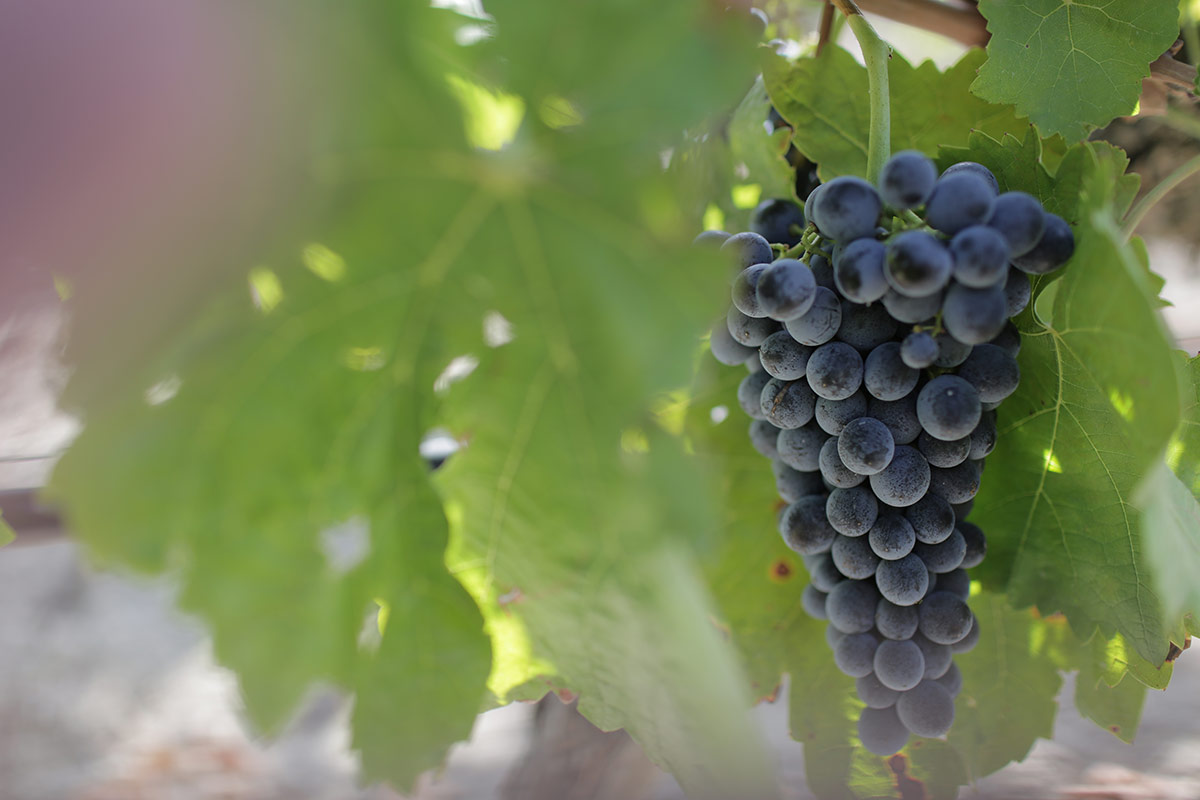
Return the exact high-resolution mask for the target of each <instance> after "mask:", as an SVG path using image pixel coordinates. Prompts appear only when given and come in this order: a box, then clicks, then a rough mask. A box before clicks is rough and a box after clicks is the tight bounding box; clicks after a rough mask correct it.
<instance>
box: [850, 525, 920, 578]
mask: <svg viewBox="0 0 1200 800" xmlns="http://www.w3.org/2000/svg"><path fill="white" fill-rule="evenodd" d="M867 540H868V542H869V543H870V546H871V551H872V552H873V553H874V554H875V555H876V556H878V557H879V558H880V559H883V560H885V561H896V560H897V559H901V558H904V557H905V556H906V555H908V554H909V553H911V552H912V550H913V545H915V544H916V543H917V534H916V532H915V531H914V530H913V526H912V525H911V524H909V522H908V520H907V519H905V518H904V517H902V516H900V515H899V514H897V513H895V512H885V513H883V514H880V515H879V517H878V519H876V520H875V524H874V525H873V526H871V531H870V533H869V534H867ZM863 577H866V576H863Z"/></svg>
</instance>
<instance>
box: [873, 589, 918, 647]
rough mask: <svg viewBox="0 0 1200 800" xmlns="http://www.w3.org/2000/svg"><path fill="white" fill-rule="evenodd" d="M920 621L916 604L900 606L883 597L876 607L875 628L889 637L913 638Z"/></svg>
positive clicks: (898, 638)
mask: <svg viewBox="0 0 1200 800" xmlns="http://www.w3.org/2000/svg"><path fill="white" fill-rule="evenodd" d="M919 621H920V615H919V614H918V613H917V607H916V606H898V605H896V604H895V603H893V602H892V601H890V600H888V599H887V598H886V597H883V598H880V600H879V605H878V606H876V607H875V628H876V629H877V630H878V631H879V633H880V634H881V635H882V636H884V637H886V638H888V639H897V640H904V639H911V638H912V636H913V634H914V633H916V632H917V623H918V622H919Z"/></svg>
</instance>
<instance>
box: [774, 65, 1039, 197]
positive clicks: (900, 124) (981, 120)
mask: <svg viewBox="0 0 1200 800" xmlns="http://www.w3.org/2000/svg"><path fill="white" fill-rule="evenodd" d="M983 60H984V55H983V52H982V51H979V50H972V51H970V52H968V53H967V54H966V55H964V56H963V57H962V58H961V59H960V60H959V62H958V63H957V64H955V65H954V66H952V67H950V68H949V69H948V70H946V71H945V72H939V71H938V69H937V67H936V66H934V64H933V62H930V61H926V62H925V63H923V64H921V65H919V66H916V67H914V66H912V65H911V64H909V63H908V62H907V61H905V60H904V59H903V58H902V57H901V56H900V55H899V54H895V53H893V54H892V58H891V61H890V62H889V79H890V89H891V103H892V108H893V109H897V110H898V111H897V113H894V114H893V115H892V151H893V152H896V151H898V150H920V151H922V152H925V153H927V154H928V155H930V156H933V155H935V154H936V153H937V150H938V146H939V145H947V146H955V145H965V144H966V143H967V137H968V135H969V134H970V133H971V131H982V132H984V133H988V134H991V135H992V136H996V137H999V136H1001V135H1003V134H1005V133H1023V132H1024V131H1025V130H1027V129H1028V127H1029V126H1028V123H1025V122H1022V121H1020V120H1018V119H1017V117H1016V116H1015V115H1014V113H1013V110H1012V108H1011V107H1010V106H1004V105H992V104H990V103H986V102H984V101H982V100H980V99H978V98H976V97H972V96H971V95H969V94H968V92H967V87H968V86H969V85H970V83H971V81H972V80H974V78H975V73H976V70H977V69H978V68H979V65H980V64H981V63H982V62H983ZM763 78H764V80H765V82H766V87H767V93H768V94H769V95H770V98H771V102H772V103H774V105H775V108H776V109H778V111H779V113H780V114H781V115H782V116H783V118H784V119H786V120H787V121H788V122H789V123H790V124H791V125H792V126H793V128H794V130H795V134H794V140H793V141H794V143H795V145H796V147H797V148H798V149H799V150H800V152H801V153H803V154H804V155H805V157H807V158H808V159H809V160H810V161H813V162H814V163H816V164H818V165H819V169H820V174H821V178H822V179H823V180H829V179H830V178H833V177H836V176H838V175H863V174H865V173H866V170H867V131H868V130H869V120H870V113H871V112H870V106H869V100H868V92H867V71H866V68H864V67H863V66H862V65H861V64H859V63H858V62H857V61H855V60H854V57H853V56H851V55H850V54H849V53H847V52H846V51H845V50H843V49H841V48H840V47H826V48H825V49H824V51H823V52H822V53H821V55H820V56H817V57H814V58H802V59H799V60H797V61H794V62H793V61H788V60H787V59H785V58H783V57H781V56H777V55H774V54H771V55H770V56H768V57H767V60H766V63H765V64H764V66H763ZM901 109H902V110H903V111H902V113H901V112H900V111H899V110H901Z"/></svg>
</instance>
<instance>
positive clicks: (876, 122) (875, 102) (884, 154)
mask: <svg viewBox="0 0 1200 800" xmlns="http://www.w3.org/2000/svg"><path fill="white" fill-rule="evenodd" d="M830 2H831V4H832V5H833V6H835V7H836V8H837V10H838V11H841V12H842V13H843V14H845V15H846V19H847V20H848V22H849V25H850V30H851V31H853V32H854V38H855V39H857V40H858V46H859V48H860V49H861V50H862V54H863V62H864V63H865V64H866V66H867V82H868V86H869V87H870V97H871V135H870V139H869V140H868V144H867V174H866V178H867V180H868V181H870V182H871V183H876V182H878V180H879V171H880V170H882V169H883V165H884V162H886V161H887V160H888V156H890V155H891V151H892V112H891V91H890V90H889V88H888V61H889V60H890V59H891V49H890V48H889V47H888V45H887V42H885V41H883V39H880V38H879V34H877V33H876V32H875V29H874V28H872V27H871V23H869V22H867V18H866V17H864V16H863V13H862V11H861V10H860V9H859V7H858V6H857V5H855V3H854V0H830Z"/></svg>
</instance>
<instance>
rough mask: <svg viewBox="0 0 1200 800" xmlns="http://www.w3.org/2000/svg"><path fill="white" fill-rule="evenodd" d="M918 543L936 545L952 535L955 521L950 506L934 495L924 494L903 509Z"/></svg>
mask: <svg viewBox="0 0 1200 800" xmlns="http://www.w3.org/2000/svg"><path fill="white" fill-rule="evenodd" d="M904 516H905V517H906V518H907V519H908V523H909V524H910V525H912V528H913V533H914V534H915V535H916V537H917V541H918V542H923V543H924V544H938V543H939V542H944V541H946V539H948V538H949V537H950V536H951V535H952V534H953V533H954V525H955V523H956V519H955V516H954V509H953V508H952V507H951V505H950V504H949V503H948V502H946V501H945V500H944V499H942V498H941V497H938V496H937V495H936V494H926V495H925V496H924V497H922V498H921V499H920V500H918V501H917V502H916V503H913V504H912V505H911V506H909V507H908V508H906V509H904Z"/></svg>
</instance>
